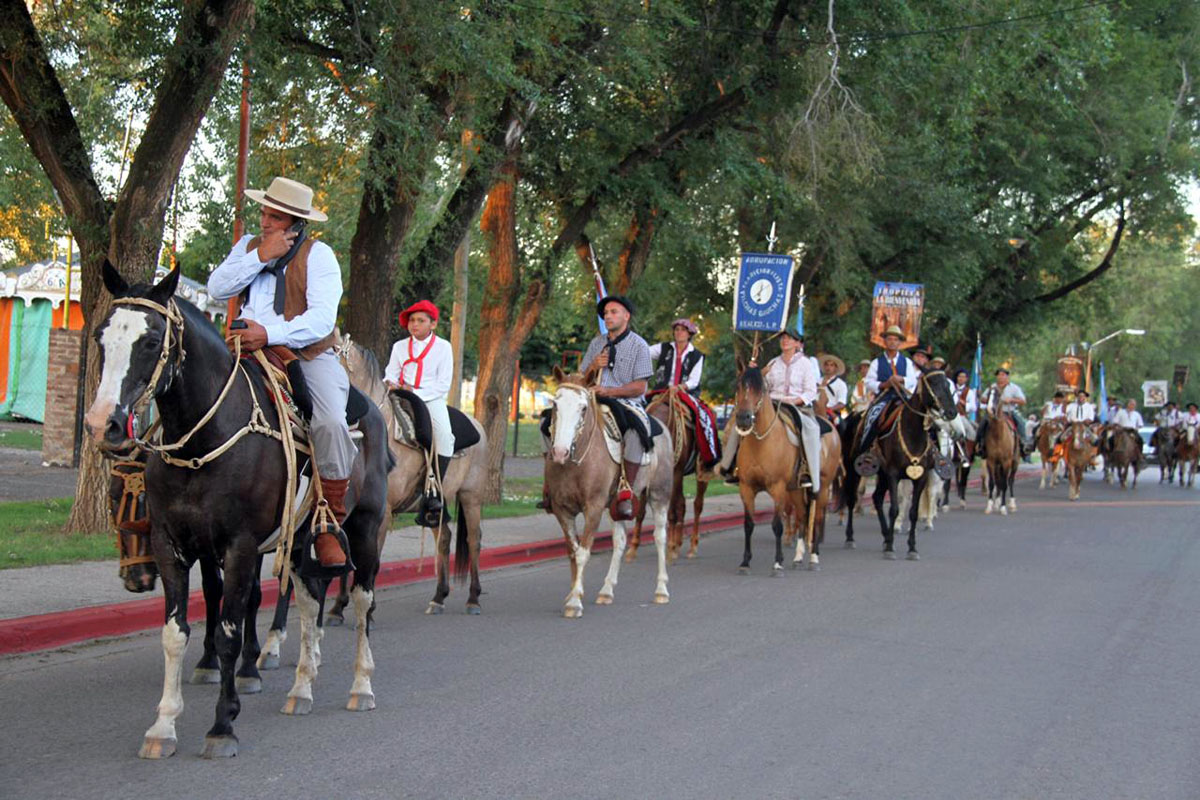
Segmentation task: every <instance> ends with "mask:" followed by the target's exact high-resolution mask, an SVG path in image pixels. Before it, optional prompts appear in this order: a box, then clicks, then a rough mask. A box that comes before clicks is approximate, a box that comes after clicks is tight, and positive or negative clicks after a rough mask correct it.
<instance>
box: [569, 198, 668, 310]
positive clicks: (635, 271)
mask: <svg viewBox="0 0 1200 800" xmlns="http://www.w3.org/2000/svg"><path fill="white" fill-rule="evenodd" d="M659 222H661V215H660V212H659V210H658V209H657V208H651V207H649V206H639V207H638V209H637V211H635V212H634V214H633V219H632V220H630V222H629V227H627V228H626V229H625V241H624V242H623V243H622V245H621V252H620V253H618V254H617V277H616V280H615V281H614V284H615V289H614V291H615V292H616V293H617V294H628V293H629V287H630V286H632V285H633V283H634V281H636V280H637V279H638V278H640V277H642V273H643V272H645V270H646V264H647V263H648V262H649V261H650V250H651V247H652V246H653V244H654V234H655V233H657V232H658V224H659ZM585 267H587V268H588V269H589V270H590V269H591V267H590V265H585Z"/></svg>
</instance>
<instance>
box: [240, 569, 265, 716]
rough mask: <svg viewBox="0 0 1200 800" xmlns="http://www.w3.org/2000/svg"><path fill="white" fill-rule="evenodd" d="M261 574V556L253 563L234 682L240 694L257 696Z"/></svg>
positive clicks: (259, 676)
mask: <svg viewBox="0 0 1200 800" xmlns="http://www.w3.org/2000/svg"><path fill="white" fill-rule="evenodd" d="M261 572H262V556H258V557H257V558H256V559H255V563H254V580H253V581H252V582H251V583H250V597H249V599H248V601H247V603H246V622H245V625H244V626H243V629H242V659H241V666H239V667H238V671H237V676H236V678H235V682H236V684H237V690H238V691H239V692H241V693H242V694H258V693H259V692H261V691H262V676H261V675H259V674H258V656H259V653H260V652H261V649H260V648H259V646H258V608H259V606H261V605H262V583H261V582H260V581H259V579H258V576H259V574H260V573H261Z"/></svg>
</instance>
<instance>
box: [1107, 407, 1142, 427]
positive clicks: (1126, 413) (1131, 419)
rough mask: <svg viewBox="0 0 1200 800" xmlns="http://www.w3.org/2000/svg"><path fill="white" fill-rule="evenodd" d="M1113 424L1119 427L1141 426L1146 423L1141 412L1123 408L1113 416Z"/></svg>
mask: <svg viewBox="0 0 1200 800" xmlns="http://www.w3.org/2000/svg"><path fill="white" fill-rule="evenodd" d="M1112 421H1113V424H1114V425H1116V426H1117V427H1119V428H1133V429H1135V430H1136V429H1137V428H1141V427H1143V426H1144V425H1145V424H1146V423H1145V422H1144V421H1143V420H1142V415H1141V412H1139V411H1130V410H1129V409H1127V408H1122V409H1121V410H1120V411H1118V412H1117V413H1116V414H1115V415H1114V416H1113V419H1112Z"/></svg>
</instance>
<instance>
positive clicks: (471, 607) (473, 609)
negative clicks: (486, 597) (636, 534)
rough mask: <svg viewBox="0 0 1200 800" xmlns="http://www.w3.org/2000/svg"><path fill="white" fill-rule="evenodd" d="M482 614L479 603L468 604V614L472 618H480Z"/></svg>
mask: <svg viewBox="0 0 1200 800" xmlns="http://www.w3.org/2000/svg"><path fill="white" fill-rule="evenodd" d="M482 613H483V609H482V608H480V607H479V604H478V603H467V614H469V615H470V616H472V617H478V616H479V615H480V614H482Z"/></svg>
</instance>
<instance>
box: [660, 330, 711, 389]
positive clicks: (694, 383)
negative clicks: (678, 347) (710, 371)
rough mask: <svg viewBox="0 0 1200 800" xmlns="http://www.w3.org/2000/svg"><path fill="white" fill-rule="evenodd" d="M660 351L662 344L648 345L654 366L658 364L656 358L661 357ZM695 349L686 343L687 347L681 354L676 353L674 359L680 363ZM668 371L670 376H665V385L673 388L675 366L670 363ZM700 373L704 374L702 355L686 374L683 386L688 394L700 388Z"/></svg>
mask: <svg viewBox="0 0 1200 800" xmlns="http://www.w3.org/2000/svg"><path fill="white" fill-rule="evenodd" d="M672 347H674V344H672ZM662 349H663V343H662V342H656V343H654V344H652V345H650V358H651V360H652V361H654V363H655V364H657V363H658V357H659V356H660V355H662ZM695 349H696V348H694V347H692V343H691V342H688V346H687V347H685V348H684V349H683V353H682V354H680V353H676V354H675V357H676V358H678V359H680V360H681V361H682V359H684V358H686V357H687V354H688V353H690V352H692V351H693V350H695ZM669 369H670V374H668V375H667V385H668V386H674V385H675V364H674V363H672V364H671V365H670V367H669ZM702 372H704V356H703V355H701V356H700V360H699V361H697V362H696V365H695V366H694V367H692V371H691V372H689V373H688V377H687V381H686V382H685V384H684V385H685V386H686V387H687V390H688V391H689V392H694V391H696V390H697V389H699V388H700V373H702Z"/></svg>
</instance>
